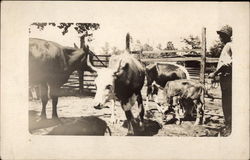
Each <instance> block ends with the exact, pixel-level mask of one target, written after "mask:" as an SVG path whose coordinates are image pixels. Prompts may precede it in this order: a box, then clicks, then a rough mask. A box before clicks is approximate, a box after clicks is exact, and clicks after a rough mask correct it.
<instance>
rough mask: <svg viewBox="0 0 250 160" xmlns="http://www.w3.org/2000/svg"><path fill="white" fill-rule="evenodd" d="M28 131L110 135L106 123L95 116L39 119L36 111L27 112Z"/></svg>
mask: <svg viewBox="0 0 250 160" xmlns="http://www.w3.org/2000/svg"><path fill="white" fill-rule="evenodd" d="M29 131H30V133H31V134H42V135H93V136H104V135H105V134H106V133H109V135H111V131H110V129H109V127H108V125H107V123H106V122H105V121H104V120H102V119H100V118H98V117H95V116H87V117H67V118H65V117H62V118H60V122H59V121H54V120H52V119H45V120H41V119H40V118H39V116H38V114H37V112H36V111H30V112H29Z"/></svg>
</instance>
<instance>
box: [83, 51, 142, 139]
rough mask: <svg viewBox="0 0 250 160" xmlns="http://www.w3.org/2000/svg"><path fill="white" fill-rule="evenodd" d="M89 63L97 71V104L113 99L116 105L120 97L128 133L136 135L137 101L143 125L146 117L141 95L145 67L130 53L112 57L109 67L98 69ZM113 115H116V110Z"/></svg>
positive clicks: (102, 104)
mask: <svg viewBox="0 0 250 160" xmlns="http://www.w3.org/2000/svg"><path fill="white" fill-rule="evenodd" d="M88 62H89V61H88ZM88 65H89V66H91V68H92V69H93V70H95V71H96V72H97V77H96V79H95V83H96V86H97V91H96V95H95V99H94V101H95V106H105V105H106V104H107V103H108V102H109V101H113V105H114V104H115V103H114V101H115V99H116V98H118V100H120V103H121V107H122V109H123V110H124V111H125V115H126V118H127V120H128V135H134V129H133V126H132V120H133V114H132V112H131V108H132V107H133V106H134V105H135V102H136V101H137V102H138V107H139V110H140V113H139V119H140V125H142V122H143V117H144V107H143V103H142V95H141V89H142V87H143V84H144V79H145V69H144V67H143V66H142V65H141V64H140V62H139V61H137V60H136V59H135V58H134V57H133V56H132V55H129V54H128V53H125V54H122V55H119V56H116V58H114V57H111V58H110V62H109V67H108V68H103V69H97V68H95V67H93V66H92V65H91V64H90V63H88ZM113 110H114V106H113V109H112V111H113ZM112 117H114V111H113V112H112Z"/></svg>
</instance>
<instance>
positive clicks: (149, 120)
mask: <svg viewBox="0 0 250 160" xmlns="http://www.w3.org/2000/svg"><path fill="white" fill-rule="evenodd" d="M62 92H63V93H64V94H63V95H67V96H62V97H59V101H58V108H57V110H58V115H59V117H60V120H61V122H58V121H54V120H51V115H52V113H51V112H52V107H51V106H52V104H51V100H50V101H49V102H48V104H47V120H41V119H40V117H39V115H40V113H41V108H42V107H41V106H42V105H41V101H40V100H30V101H29V130H30V133H31V134H34V135H105V136H110V135H112V136H126V135H127V128H126V126H127V125H126V117H125V114H124V111H123V110H122V109H121V107H120V104H119V102H116V110H115V117H116V119H117V120H116V123H115V124H112V123H111V121H110V120H111V119H110V117H111V109H110V108H104V109H101V110H97V109H95V108H94V107H93V105H92V104H93V98H94V97H93V96H79V95H78V96H73V95H75V94H74V91H70V90H69V89H62ZM66 92H67V93H68V94H65V93H66ZM69 93H71V94H69ZM142 93H145V89H144V91H143V92H142ZM209 93H210V94H212V95H213V96H215V97H220V88H219V87H218V88H214V89H211V90H209ZM143 97H145V95H143ZM205 101H206V103H205V123H204V124H203V125H198V126H194V125H193V124H194V119H189V120H184V121H183V122H182V123H181V124H180V125H177V124H175V123H174V122H173V121H172V120H171V115H169V116H168V117H167V120H163V119H164V118H166V117H165V116H164V115H162V114H160V113H159V112H157V111H156V110H155V107H156V104H155V103H154V102H151V103H150V104H149V107H148V108H145V110H146V112H145V121H144V129H142V128H141V127H139V125H138V121H136V120H135V122H134V123H133V126H134V128H135V135H136V136H178V137H180V136H183V137H184V136H192V137H202V136H220V132H221V130H222V127H223V126H224V125H223V123H224V120H223V113H222V108H221V99H214V100H213V101H212V100H211V99H208V98H206V99H205ZM144 104H145V101H144ZM132 112H133V114H134V117H137V116H138V113H139V112H138V109H137V107H136V106H135V107H134V109H133V111H132Z"/></svg>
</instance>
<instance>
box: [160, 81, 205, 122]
mask: <svg viewBox="0 0 250 160" xmlns="http://www.w3.org/2000/svg"><path fill="white" fill-rule="evenodd" d="M159 87H160V86H159ZM163 93H164V94H163V95H164V100H166V101H165V102H166V104H167V105H168V106H169V107H171V108H174V110H175V113H176V118H177V120H178V122H179V123H180V122H181V121H180V120H181V118H183V117H185V115H187V114H191V116H192V113H193V109H194V108H196V114H197V115H196V121H195V125H197V124H202V122H203V117H204V94H205V86H204V85H203V84H201V83H200V82H199V81H196V80H187V79H181V80H174V81H169V82H167V84H166V86H165V87H164V89H163ZM190 101H191V102H192V104H191V105H190V104H189V105H185V103H186V102H190Z"/></svg>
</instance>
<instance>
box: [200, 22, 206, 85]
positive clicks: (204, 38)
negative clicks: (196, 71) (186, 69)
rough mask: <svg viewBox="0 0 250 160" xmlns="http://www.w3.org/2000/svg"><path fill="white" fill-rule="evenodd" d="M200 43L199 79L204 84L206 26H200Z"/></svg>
mask: <svg viewBox="0 0 250 160" xmlns="http://www.w3.org/2000/svg"><path fill="white" fill-rule="evenodd" d="M201 38H202V44H201V49H202V52H201V70H200V81H201V83H203V84H205V70H206V28H205V27H203V28H202V34H201Z"/></svg>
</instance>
